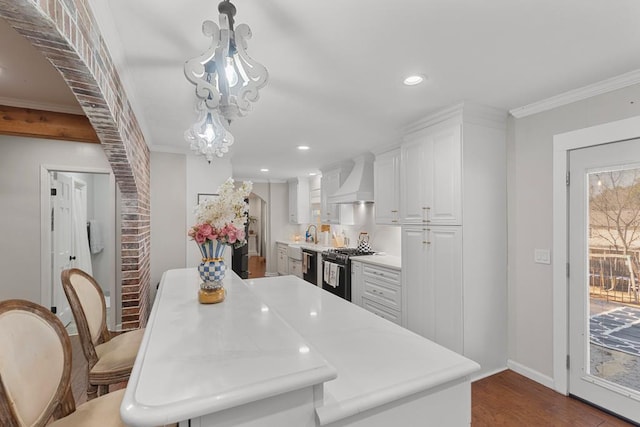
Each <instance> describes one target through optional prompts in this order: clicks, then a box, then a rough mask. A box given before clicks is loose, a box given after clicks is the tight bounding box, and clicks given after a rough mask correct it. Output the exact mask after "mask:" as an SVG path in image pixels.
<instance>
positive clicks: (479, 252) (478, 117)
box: [400, 103, 507, 376]
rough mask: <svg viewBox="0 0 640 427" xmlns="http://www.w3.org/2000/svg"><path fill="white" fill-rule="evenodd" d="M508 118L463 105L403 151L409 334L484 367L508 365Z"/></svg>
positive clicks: (410, 137) (421, 127)
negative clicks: (411, 333)
mask: <svg viewBox="0 0 640 427" xmlns="http://www.w3.org/2000/svg"><path fill="white" fill-rule="evenodd" d="M506 118H507V114H506V112H505V111H501V110H497V109H494V108H490V107H483V106H479V105H474V104H469V103H465V104H463V105H459V106H455V107H452V108H449V109H447V110H444V111H441V112H439V113H436V114H434V115H432V116H430V117H427V118H426V119H425V120H423V121H421V122H420V123H417V124H415V125H413V126H412V127H411V129H410V132H409V133H408V134H407V135H406V137H405V138H404V140H403V143H402V145H401V160H400V162H401V165H402V168H401V172H400V175H401V192H400V213H401V216H400V220H401V222H402V292H403V297H402V298H403V316H404V319H405V321H406V323H405V325H406V327H408V328H409V329H411V330H412V331H414V332H416V333H418V334H420V335H423V336H425V337H427V338H429V339H432V340H433V341H435V342H437V343H439V344H442V345H444V346H446V347H448V348H450V349H452V350H454V351H456V352H459V353H462V354H463V355H465V356H466V357H468V358H470V359H472V360H475V361H476V362H478V363H479V364H480V365H481V366H482V370H481V372H480V373H479V374H478V375H480V376H482V375H486V374H488V373H491V372H494V371H497V370H500V369H503V368H504V367H505V366H506V362H507V281H506V278H507V265H506V257H507V255H506V253H507V252H506V245H507V225H506V224H507V220H506V210H507V207H506V206H507V204H506V186H507V183H506Z"/></svg>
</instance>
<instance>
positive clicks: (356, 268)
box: [351, 260, 363, 307]
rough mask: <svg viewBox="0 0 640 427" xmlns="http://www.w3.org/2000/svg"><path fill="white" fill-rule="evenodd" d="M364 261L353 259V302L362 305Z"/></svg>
mask: <svg viewBox="0 0 640 427" xmlns="http://www.w3.org/2000/svg"><path fill="white" fill-rule="evenodd" d="M362 287H363V283H362V263H361V262H360V261H354V260H351V302H352V303H354V304H356V305H359V306H360V307H362Z"/></svg>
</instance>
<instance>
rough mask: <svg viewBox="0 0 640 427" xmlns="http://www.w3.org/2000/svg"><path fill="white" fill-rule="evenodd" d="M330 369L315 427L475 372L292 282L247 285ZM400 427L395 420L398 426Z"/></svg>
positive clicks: (455, 357) (461, 360) (469, 364)
mask: <svg viewBox="0 0 640 427" xmlns="http://www.w3.org/2000/svg"><path fill="white" fill-rule="evenodd" d="M247 283H248V284H249V286H250V287H251V289H253V291H254V292H255V293H256V294H257V295H258V296H259V297H260V298H261V299H262V300H263V301H264V302H265V303H266V304H267V305H268V306H269V307H271V308H272V309H273V310H274V311H276V312H277V313H278V314H280V315H281V316H282V318H283V319H284V320H285V321H287V322H288V323H289V324H291V325H295V328H296V330H297V331H298V332H299V333H300V334H301V335H302V336H303V338H305V339H307V340H308V341H309V342H310V343H312V344H313V347H314V348H315V349H317V350H318V351H319V352H320V353H321V354H322V355H323V356H324V357H325V358H326V359H327V360H328V361H329V363H330V364H331V365H332V366H334V367H335V368H336V369H337V370H338V377H337V378H336V379H335V380H333V381H330V382H327V383H325V387H324V402H323V406H321V407H319V408H318V409H317V410H316V413H317V414H318V418H319V420H320V425H326V424H329V423H332V422H336V421H338V420H340V419H344V418H347V417H349V416H352V415H355V414H358V413H360V412H365V411H367V410H370V409H374V408H376V407H380V406H382V405H384V404H387V403H390V402H393V401H396V400H400V399H402V398H405V397H407V396H409V395H412V394H415V393H418V392H420V391H424V390H429V389H434V388H437V387H438V386H441V385H443V384H446V383H447V382H449V381H454V380H457V379H459V378H462V377H465V376H467V375H470V374H471V373H473V372H475V371H477V370H479V369H480V366H479V365H478V364H477V363H475V362H473V361H471V360H469V359H467V358H465V357H463V356H461V355H459V354H457V353H454V352H453V351H450V350H448V349H446V348H444V347H442V346H440V345H438V344H436V343H434V342H432V341H429V340H427V339H425V338H423V337H421V336H419V335H417V334H415V333H413V332H411V331H409V330H407V329H405V328H402V327H400V326H398V325H396V324H394V323H391V322H389V321H387V320H385V319H382V318H380V317H378V316H375V315H374V314H372V313H370V312H368V311H366V310H364V309H362V308H360V307H358V306H356V305H354V304H352V303H350V302H348V301H346V300H343V299H341V298H338V297H336V296H335V295H333V294H331V293H329V292H326V291H325V290H323V289H321V288H318V287H316V286H313V285H311V284H309V283H306V282H304V281H302V280H300V279H298V278H297V277H294V276H283V277H277V278H276V277H274V278H264V279H253V280H247ZM399 421H400V420H399Z"/></svg>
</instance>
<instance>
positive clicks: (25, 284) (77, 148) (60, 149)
mask: <svg viewBox="0 0 640 427" xmlns="http://www.w3.org/2000/svg"><path fill="white" fill-rule="evenodd" d="M41 165H51V166H55V167H59V169H73V168H75V167H79V168H89V167H92V168H102V169H109V170H110V169H111V166H110V165H109V163H108V162H107V158H106V156H105V154H104V152H103V150H102V146H100V145H99V144H86V143H77V142H66V141H53V140H44V139H34V138H21V137H13V136H3V135H0V236H2V239H0V300H3V299H8V298H22V299H26V300H30V301H33V302H37V303H41V304H45V305H47V306H48V305H49V302H47V301H41V294H40V290H41V286H40V270H41V268H40V265H41V262H40V261H41V260H40V166H41Z"/></svg>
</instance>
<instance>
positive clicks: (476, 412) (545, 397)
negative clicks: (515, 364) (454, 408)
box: [471, 371, 632, 427]
mask: <svg viewBox="0 0 640 427" xmlns="http://www.w3.org/2000/svg"><path fill="white" fill-rule="evenodd" d="M471 393H472V394H471V405H472V410H471V414H472V422H471V425H472V426H473V427H485V426H487V427H488V426H491V427H495V426H554V427H561V426H580V427H589V426H601V427H613V426H616V427H617V426H630V425H632V424H629V423H626V422H624V421H622V420H620V419H618V418H616V417H614V416H612V415H609V414H607V413H605V412H602V411H600V410H599V409H597V408H594V407H592V406H590V405H587V404H586V403H583V402H581V401H579V400H577V399H573V398H571V397H566V396H563V395H561V394H560V393H556V392H555V391H553V390H551V389H549V388H547V387H545V386H543V385H540V384H538V383H537V382H535V381H532V380H530V379H528V378H526V377H523V376H522V375H519V374H517V373H515V372H513V371H503V372H500V373H498V374H496V375H492V376H490V377H487V378H484V379H482V380H479V381H476V382H474V383H473V385H472V387H471Z"/></svg>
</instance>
